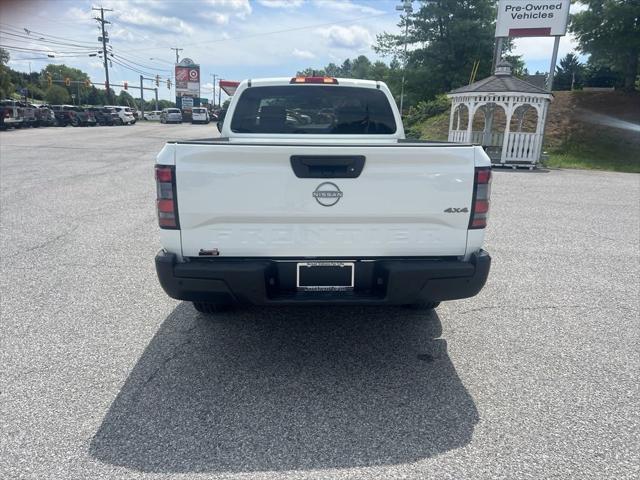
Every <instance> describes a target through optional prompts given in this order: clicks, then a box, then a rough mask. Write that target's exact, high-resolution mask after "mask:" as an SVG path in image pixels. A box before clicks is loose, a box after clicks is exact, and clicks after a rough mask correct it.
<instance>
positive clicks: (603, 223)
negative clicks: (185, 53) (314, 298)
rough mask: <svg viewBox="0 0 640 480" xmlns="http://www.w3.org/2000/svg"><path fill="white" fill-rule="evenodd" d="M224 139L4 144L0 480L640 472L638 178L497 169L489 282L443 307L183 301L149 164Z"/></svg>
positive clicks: (103, 130) (141, 130)
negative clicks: (210, 309)
mask: <svg viewBox="0 0 640 480" xmlns="http://www.w3.org/2000/svg"><path fill="white" fill-rule="evenodd" d="M214 132H215V134H217V130H216V129H215V126H214V125H213V124H210V125H206V126H192V125H186V124H183V125H171V126H170V125H159V124H145V123H140V124H137V125H135V126H131V127H95V128H71V127H67V128H47V129H31V130H21V131H10V132H0V193H1V224H2V235H1V242H2V243H1V246H2V266H1V270H2V275H1V285H2V292H1V304H0V306H1V322H0V363H1V365H2V366H1V367H0V372H1V378H0V432H1V434H0V478H3V479H14V478H29V479H45V478H46V479H48V478H56V479H58V478H59V479H85V478H87V479H88V478H91V479H97V478H225V479H232V478H233V479H236V478H243V479H248V478H251V479H253V478H256V479H280V478H292V479H293V478H295V479H302V478H309V479H347V478H351V479H364V478H370V479H386V478H389V479H392V478H393V479H396V478H407V479H426V478H437V479H478V478H504V479H516V478H517V479H526V478H531V479H540V478H558V479H567V478H580V479H586V478H589V479H596V478H598V479H600V478H612V479H613V478H615V479H623V478H638V474H639V472H640V466H639V463H640V461H639V458H640V443H639V442H638V438H640V401H639V400H640V392H639V388H640V387H639V385H640V383H639V382H638V371H640V358H639V357H640V345H639V337H640V335H639V330H640V328H639V323H638V320H639V310H640V309H639V297H640V286H639V278H640V251H639V249H640V247H639V245H640V176H639V175H634V174H618V173H596V172H585V171H557V170H554V171H539V172H525V171H522V172H511V171H499V172H497V173H496V174H495V178H494V184H493V196H492V214H491V222H490V228H489V229H488V242H487V247H486V248H487V250H489V252H490V253H491V254H492V256H493V267H492V272H491V275H490V278H489V282H488V284H487V286H486V287H485V289H484V290H483V291H482V292H481V294H480V295H479V296H478V297H476V298H472V299H468V300H464V301H456V302H449V303H444V304H443V305H442V306H441V307H440V308H439V309H438V310H437V313H431V314H425V313H423V312H416V311H411V310H405V309H401V308H384V309H381V308H373V309H369V308H287V309H259V308H253V309H248V310H244V311H241V312H238V313H229V314H220V315H218V316H217V317H215V319H214V320H213V321H208V320H206V319H205V318H204V317H202V316H200V315H199V314H197V313H196V312H195V310H194V309H193V308H192V307H191V305H190V304H187V303H180V302H177V301H174V300H171V299H169V298H167V297H166V295H165V294H164V292H163V291H162V290H161V288H160V287H159V285H158V283H157V280H156V276H155V270H154V266H153V257H154V255H155V253H156V251H157V250H158V248H159V242H158V237H157V231H156V220H155V211H154V200H155V185H154V182H153V163H154V157H155V155H156V153H157V152H158V151H159V149H160V148H161V146H162V145H163V143H164V141H165V140H167V139H176V138H203V137H207V136H211V135H214Z"/></svg>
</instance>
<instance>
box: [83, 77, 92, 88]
mask: <svg viewBox="0 0 640 480" xmlns="http://www.w3.org/2000/svg"><path fill="white" fill-rule="evenodd" d="M84 86H85V87H87V88H89V87H90V86H91V80H89V79H88V78H87V79H86V80H85V81H84Z"/></svg>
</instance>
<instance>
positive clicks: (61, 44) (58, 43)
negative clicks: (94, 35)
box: [0, 30, 94, 48]
mask: <svg viewBox="0 0 640 480" xmlns="http://www.w3.org/2000/svg"><path fill="white" fill-rule="evenodd" d="M0 33H2V34H3V35H9V36H11V37H16V38H20V39H26V40H31V41H32V42H34V43H48V44H51V45H60V46H64V47H76V48H94V47H93V46H88V45H79V44H77V43H68V42H59V41H57V40H49V39H46V38H44V37H41V38H36V37H31V36H29V35H21V34H17V33H11V32H6V31H1V30H0ZM7 40H9V39H7Z"/></svg>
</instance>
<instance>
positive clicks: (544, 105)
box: [533, 102, 549, 163]
mask: <svg viewBox="0 0 640 480" xmlns="http://www.w3.org/2000/svg"><path fill="white" fill-rule="evenodd" d="M535 107H536V112H537V114H538V124H537V125H536V148H535V152H534V155H535V156H534V158H533V160H534V162H536V163H538V162H539V161H540V156H541V154H542V140H543V138H544V136H543V129H544V125H545V123H546V120H547V109H548V108H549V102H541V103H540V104H538V105H535Z"/></svg>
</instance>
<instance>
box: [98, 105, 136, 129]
mask: <svg viewBox="0 0 640 480" xmlns="http://www.w3.org/2000/svg"><path fill="white" fill-rule="evenodd" d="M105 108H113V109H114V110H115V112H116V113H117V114H118V115H119V116H120V120H122V123H123V124H124V125H133V124H134V123H136V118H135V117H134V116H133V112H132V111H131V109H130V108H129V107H122V106H120V105H105Z"/></svg>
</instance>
